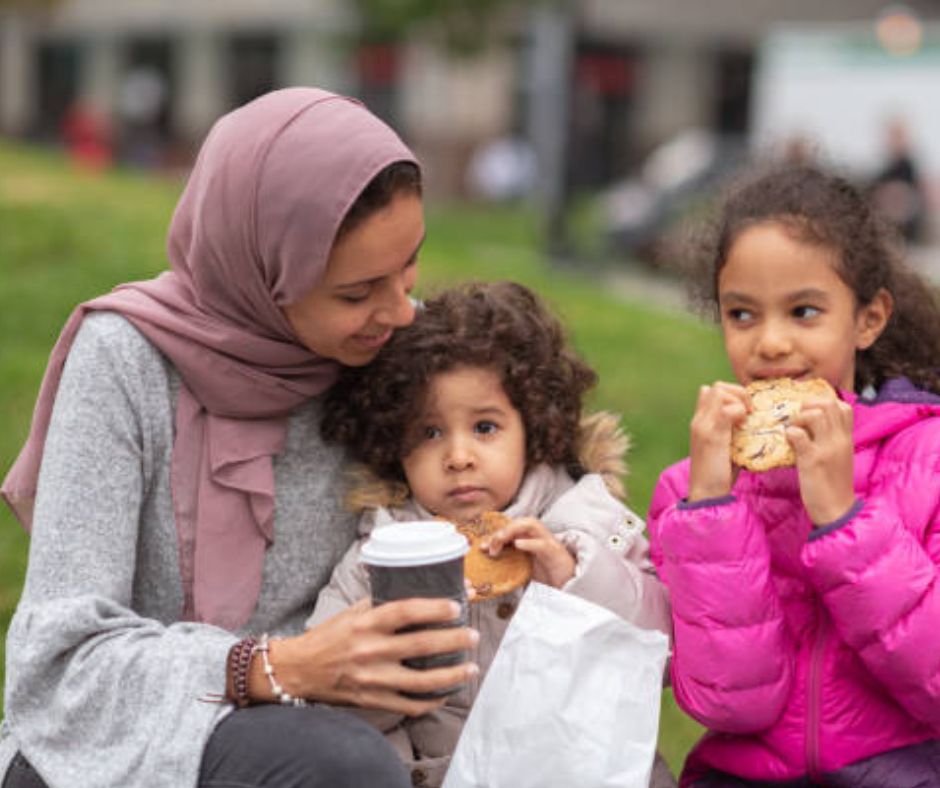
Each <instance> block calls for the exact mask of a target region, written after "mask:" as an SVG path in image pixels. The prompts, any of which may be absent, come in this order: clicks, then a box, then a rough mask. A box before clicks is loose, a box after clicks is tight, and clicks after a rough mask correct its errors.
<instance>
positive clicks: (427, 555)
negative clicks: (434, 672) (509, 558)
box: [361, 520, 470, 698]
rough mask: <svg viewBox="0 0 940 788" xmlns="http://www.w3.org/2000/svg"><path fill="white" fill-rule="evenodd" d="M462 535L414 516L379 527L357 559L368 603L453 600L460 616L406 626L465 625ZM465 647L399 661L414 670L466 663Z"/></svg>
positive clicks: (464, 542) (465, 547)
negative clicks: (362, 569)
mask: <svg viewBox="0 0 940 788" xmlns="http://www.w3.org/2000/svg"><path fill="white" fill-rule="evenodd" d="M469 549H470V548H469V544H468V543H467V539H466V537H464V536H463V534H461V533H459V532H458V531H457V529H456V528H455V527H454V526H453V524H451V523H447V522H443V521H441V520H416V521H411V522H401V523H391V524H389V525H384V526H379V527H378V528H376V529H375V530H373V531H372V534H371V536H370V537H369V540H368V541H367V542H366V543H365V544H364V545H363V547H362V551H361V560H362V562H363V563H364V564H365V565H366V566H367V567H368V570H369V579H370V582H371V585H372V604H373V605H381V604H384V603H385V602H393V601H395V600H397V599H410V598H412V597H431V598H442V599H453V600H454V601H455V602H457V603H458V604H459V605H460V615H459V616H458V617H457V618H456V619H455V620H453V621H450V622H447V623H446V624H428V625H418V626H414V627H409V628H408V629H407V630H402V631H414V630H417V629H438V628H446V627H462V626H466V625H467V621H468V608H467V595H466V589H465V588H464V582H463V558H464V556H465V555H466V553H467V551H468V550H469ZM466 659H467V653H466V652H465V651H458V652H451V653H447V654H432V655H429V656H426V657H414V658H412V659H406V660H404V661H403V663H404V664H405V665H407V666H408V667H411V668H417V669H418V670H425V669H427V668H436V667H443V666H447V665H458V664H460V663H461V662H465V661H466ZM457 689H459V687H450V688H448V689H445V690H441V691H439V692H435V693H430V694H420V695H417V694H412V695H411V696H412V697H421V698H431V697H439V696H443V695H448V694H450V693H452V692H455V691H456V690H457Z"/></svg>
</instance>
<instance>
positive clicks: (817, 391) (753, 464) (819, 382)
mask: <svg viewBox="0 0 940 788" xmlns="http://www.w3.org/2000/svg"><path fill="white" fill-rule="evenodd" d="M747 391H748V393H749V394H750V396H751V404H752V405H753V406H754V410H753V411H751V412H750V413H749V414H748V416H747V419H745V420H744V422H743V423H742V424H741V425H740V426H738V427H735V429H734V431H733V432H732V435H731V461H732V462H733V463H734V464H735V465H740V466H741V467H742V468H747V470H749V471H768V470H770V469H771V468H783V467H786V466H788V465H794V464H795V463H796V455H795V454H794V453H793V447H792V446H790V442H789V441H788V440H787V436H786V434H785V433H784V430H785V429H786V426H787V424H789V423H790V419H791V418H792V417H793V416H794V415H796V414H797V413H799V412H800V408H802V407H803V403H804V402H805V401H806V400H810V399H816V400H818V399H834V398H835V396H836V392H835V390H834V389H833V388H832V386H830V385H829V384H828V383H827V382H826V381H825V380H823V379H822V378H814V379H812V380H791V379H790V378H776V379H774V380H755V381H754V382H753V383H750V384H749V385H748V386H747Z"/></svg>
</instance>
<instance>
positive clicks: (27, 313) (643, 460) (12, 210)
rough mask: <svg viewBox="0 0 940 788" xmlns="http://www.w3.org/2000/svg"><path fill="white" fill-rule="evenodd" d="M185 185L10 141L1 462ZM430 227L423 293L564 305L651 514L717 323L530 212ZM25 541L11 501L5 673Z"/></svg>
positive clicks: (711, 363)
mask: <svg viewBox="0 0 940 788" xmlns="http://www.w3.org/2000/svg"><path fill="white" fill-rule="evenodd" d="M181 186H182V184H181V182H180V181H178V180H175V179H156V178H152V177H144V176H140V175H136V174H129V173H113V174H108V175H105V176H95V175H91V174H87V173H81V172H77V171H75V170H74V169H72V168H71V167H70V166H69V165H68V163H67V162H66V161H65V160H63V159H61V158H59V157H57V156H55V155H52V154H49V153H46V152H39V151H33V150H29V149H25V148H22V147H13V146H9V145H3V144H0V282H2V285H0V336H2V337H3V338H4V339H3V341H2V343H0V423H2V425H3V429H2V430H0V473H5V470H6V469H7V468H8V467H9V465H10V464H11V463H12V461H13V458H14V457H15V456H16V453H17V452H18V450H19V448H20V446H21V444H22V442H23V439H24V438H25V436H26V431H27V428H28V424H29V417H30V414H31V409H32V403H33V400H34V399H35V396H36V391H37V388H38V385H39V381H40V378H41V375H42V371H43V369H44V366H45V362H46V358H47V357H48V354H49V351H50V349H51V347H52V344H53V342H54V341H55V338H56V336H57V335H58V331H59V329H60V328H61V326H62V323H63V321H64V320H65V318H66V317H67V316H68V314H69V312H70V311H71V309H72V308H73V306H74V305H75V304H77V303H79V302H80V301H83V300H86V299H88V298H91V297H93V296H95V295H98V294H100V293H103V292H105V291H107V290H109V289H110V288H111V287H113V286H114V285H115V284H118V283H120V282H123V281H128V280H133V279H142V278H147V277H150V276H153V275H154V274H155V273H157V272H159V271H161V270H163V269H164V268H165V266H166V262H165V253H164V239H165V233H166V228H167V225H168V223H169V220H170V216H171V213H172V210H173V206H174V203H175V200H176V198H177V196H178V195H179V192H180V189H181ZM428 230H429V232H428V240H427V243H426V246H425V250H424V252H423V253H422V258H421V285H420V288H419V293H418V294H419V295H420V294H421V293H425V294H427V293H429V292H432V291H433V290H434V289H435V288H437V287H440V286H443V285H445V284H446V283H448V282H453V281H456V280H458V279H465V278H478V279H497V278H500V279H514V280H516V281H520V282H522V283H524V284H527V285H529V286H531V287H533V288H535V289H536V290H538V291H539V292H540V293H542V294H543V295H544V296H545V298H546V299H547V300H548V301H549V303H551V304H552V305H553V306H554V308H555V309H556V310H557V311H558V312H559V313H560V314H561V316H562V317H563V319H564V320H565V321H566V322H567V324H568V326H569V328H570V330H571V334H572V338H573V341H574V343H575V345H576V346H577V347H578V349H579V350H580V351H581V353H582V354H583V355H584V356H585V358H586V359H587V360H588V361H589V362H590V363H591V364H592V365H593V366H594V367H595V368H596V370H597V372H598V374H599V376H600V385H599V386H598V388H597V390H596V392H594V394H593V395H592V399H591V403H590V404H591V406H592V407H599V408H601V407H602V408H608V409H612V410H615V411H618V412H620V413H622V414H623V417H624V423H625V426H626V428H627V430H628V431H629V433H630V434H631V436H632V438H633V449H632V452H631V456H630V464H631V471H630V477H629V479H628V486H629V489H630V495H631V504H632V506H633V508H634V509H636V510H637V511H639V512H641V513H642V512H644V511H645V510H646V507H647V505H648V503H649V498H650V495H651V493H652V489H653V485H654V483H655V481H656V477H657V475H658V474H659V472H660V470H661V469H662V468H663V467H664V466H665V465H667V464H669V463H671V462H674V461H676V460H677V459H679V458H681V457H682V456H684V455H685V454H686V451H687V448H686V447H687V431H688V419H689V416H690V413H691V408H692V404H693V402H694V398H695V392H696V390H697V387H698V386H699V384H700V383H702V382H704V381H708V380H713V379H715V378H717V377H722V376H726V375H727V370H726V365H725V361H724V359H723V355H722V352H721V349H720V344H719V340H718V337H717V334H716V332H715V331H714V329H713V328H712V327H709V326H706V325H703V324H701V323H700V322H699V321H697V320H696V319H694V318H692V317H687V316H684V315H677V314H674V313H671V312H667V311H664V310H662V309H658V308H656V306H655V305H651V304H643V303H638V302H632V301H624V300H623V299H622V298H618V297H616V296H615V295H613V294H612V293H611V288H609V287H605V285H604V283H603V281H602V280H600V279H599V278H598V277H597V276H596V275H592V272H591V271H589V270H577V269H572V268H565V269H564V270H561V269H558V268H553V267H551V266H548V265H546V264H545V263H544V262H543V261H542V259H541V258H540V255H539V254H538V245H537V242H536V238H537V231H536V223H535V221H534V219H533V217H532V216H531V215H529V214H528V213H526V212H525V211H523V210H518V209H512V210H506V209H502V208H501V209H486V208H480V207H471V206H450V207H446V208H441V209H439V210H430V212H429V216H428ZM596 273H597V272H596V271H595V272H593V274H596ZM27 549H28V541H27V538H26V536H25V535H24V534H23V532H22V531H21V529H20V528H19V526H18V525H17V524H16V523H15V521H14V519H13V518H12V516H11V515H10V514H9V513H8V511H7V510H6V507H0V636H2V637H0V676H2V656H3V640H5V635H6V630H7V627H8V625H9V620H10V616H11V615H12V613H13V608H14V607H15V604H16V600H17V598H18V596H19V592H20V588H21V586H22V582H23V577H24V574H25V566H26V553H27ZM0 705H2V695H0ZM661 730H662V736H661V743H660V747H661V749H662V751H663V753H664V755H665V756H666V758H667V760H668V761H669V762H670V764H671V765H672V766H673V768H674V769H676V770H678V768H679V766H680V765H681V762H682V760H683V758H684V756H685V754H686V752H687V751H688V749H689V747H690V746H691V744H692V742H693V741H694V740H695V739H696V738H697V737H698V735H699V732H700V728H699V727H698V726H697V725H696V724H695V723H694V722H692V721H691V720H689V719H688V718H687V717H685V716H684V715H683V714H682V713H681V712H679V711H678V710H677V709H676V707H675V704H674V703H673V701H672V699H671V695H670V694H669V693H668V692H667V693H666V696H665V702H664V706H663V719H662V725H661Z"/></svg>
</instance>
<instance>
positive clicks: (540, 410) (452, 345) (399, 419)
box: [321, 282, 597, 481]
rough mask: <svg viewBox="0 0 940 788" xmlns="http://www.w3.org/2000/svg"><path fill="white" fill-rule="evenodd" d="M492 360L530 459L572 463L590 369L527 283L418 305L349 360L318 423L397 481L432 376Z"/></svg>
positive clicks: (477, 287)
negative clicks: (361, 360) (356, 363)
mask: <svg viewBox="0 0 940 788" xmlns="http://www.w3.org/2000/svg"><path fill="white" fill-rule="evenodd" d="M465 366H470V367H485V368H487V369H492V370H495V371H496V373H497V374H498V375H499V377H500V379H501V380H502V383H503V388H504V390H505V392H506V396H507V397H508V398H509V400H510V402H512V404H513V406H514V407H515V408H516V409H517V410H518V411H519V413H520V414H521V416H522V421H523V424H524V425H525V437H526V460H527V462H528V464H529V465H530V466H532V465H536V464H538V463H543V462H544V463H549V464H552V465H557V464H564V465H568V466H570V467H572V468H576V466H577V460H576V452H575V438H576V435H577V431H578V422H579V419H580V418H581V405H582V399H583V397H584V394H585V393H586V392H587V391H588V390H589V389H590V388H591V387H592V386H593V385H594V384H595V383H596V382H597V376H596V375H595V373H594V371H593V370H592V369H591V368H590V367H589V366H588V365H587V364H586V363H585V362H584V361H582V360H581V359H580V358H579V357H578V356H577V355H576V354H575V352H574V351H573V350H572V349H571V348H570V346H569V345H568V342H567V339H566V337H565V332H564V329H563V328H562V326H561V323H560V322H559V321H558V319H557V318H555V317H554V316H553V315H552V314H551V313H550V312H549V311H548V309H547V308H546V306H545V305H544V303H543V302H542V301H541V299H540V298H539V297H538V296H536V295H535V293H533V292H532V291H531V290H529V289H527V288H525V287H523V286H522V285H519V284H515V283H513V282H493V283H482V282H471V283H467V284H465V285H461V286H458V287H453V288H450V289H447V290H444V291H442V292H441V293H439V294H438V295H436V296H435V297H433V298H430V299H428V300H427V301H426V302H425V303H424V304H423V305H422V306H421V307H419V309H418V312H417V315H416V317H415V320H414V322H413V323H412V324H411V325H410V326H407V327H405V328H402V329H399V330H398V331H396V332H395V334H394V335H393V337H392V339H391V340H389V342H388V344H387V345H386V346H385V347H384V348H382V350H381V352H380V353H379V354H378V356H377V357H376V358H375V360H374V361H373V362H372V363H371V364H369V365H367V366H364V367H348V368H345V369H344V370H343V373H342V374H341V376H340V379H339V381H338V382H337V383H336V384H335V385H334V386H333V387H332V388H331V389H330V390H329V392H328V394H327V396H326V399H325V404H324V413H323V420H322V422H321V432H322V434H323V437H324V439H325V440H327V441H329V442H332V443H340V444H343V445H345V446H347V447H348V448H349V449H350V450H351V452H352V454H353V456H354V457H355V458H356V459H357V460H359V461H360V462H363V463H365V464H366V465H368V466H369V467H370V468H371V469H372V470H373V471H375V472H376V473H377V474H378V475H379V476H380V477H382V478H385V479H390V480H395V481H403V480H404V474H403V471H402V468H401V459H402V458H403V457H405V456H407V454H408V452H409V451H410V450H411V448H412V447H411V446H410V445H409V440H410V430H409V428H410V427H411V425H412V424H413V423H414V422H415V420H416V419H417V418H418V416H419V414H420V412H421V410H422V408H423V406H424V400H425V398H426V396H427V391H428V384H429V382H430V381H431V379H432V377H433V376H434V375H436V374H438V373H441V372H448V371H450V370H453V369H457V368H459V367H465Z"/></svg>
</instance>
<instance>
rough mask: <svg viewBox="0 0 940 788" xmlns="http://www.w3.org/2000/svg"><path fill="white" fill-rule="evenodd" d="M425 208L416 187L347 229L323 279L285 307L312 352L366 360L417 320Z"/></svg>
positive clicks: (349, 361)
mask: <svg viewBox="0 0 940 788" xmlns="http://www.w3.org/2000/svg"><path fill="white" fill-rule="evenodd" d="M423 241H424V211H423V207H422V203H421V198H420V197H419V196H417V195H415V194H407V193H402V194H398V195H397V196H395V197H394V198H392V201H391V202H390V203H389V204H388V205H387V206H386V207H384V208H382V209H380V210H379V211H377V212H375V213H373V214H372V215H370V216H369V217H368V218H366V219H365V220H363V221H362V222H361V223H360V224H359V225H357V226H356V227H355V228H354V229H353V230H351V231H350V232H348V233H347V234H345V235H344V236H343V237H342V238H341V239H340V240H339V241H338V242H337V243H336V244H335V245H334V246H333V250H332V251H331V252H330V257H329V260H328V261H327V266H326V272H325V274H324V276H323V279H322V280H321V281H320V282H319V284H317V285H316V286H315V287H314V288H313V289H311V290H310V291H309V292H308V293H307V294H306V295H305V296H304V297H303V298H301V299H300V300H299V301H297V302H295V303H293V304H288V305H287V306H285V307H284V315H285V316H286V317H287V320H288V322H289V323H290V324H291V327H292V328H293V329H294V332H295V333H296V334H297V337H298V339H300V341H301V342H302V343H303V344H304V345H306V346H307V347H308V348H309V349H310V350H311V351H312V352H314V353H316V354H317V355H318V356H321V357H323V358H329V359H333V360H334V361H338V362H339V363H341V364H345V365H346V366H349V367H359V366H362V365H364V364H368V363H369V362H370V361H371V360H372V359H373V358H374V357H375V355H376V353H378V352H379V349H380V348H381V347H382V345H384V344H385V343H386V342H387V341H388V340H389V339H390V338H391V336H392V331H394V330H395V329H396V328H400V327H401V326H406V325H408V324H409V323H410V322H411V321H412V320H413V319H414V306H413V305H412V303H411V299H410V298H409V297H408V294H409V293H410V292H411V289H412V288H413V287H414V284H415V280H416V279H417V275H418V250H419V249H420V247H421V243H422V242H423Z"/></svg>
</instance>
